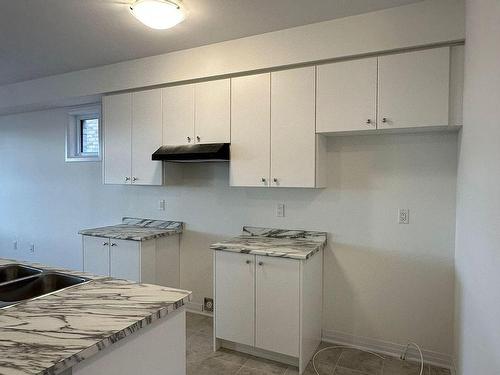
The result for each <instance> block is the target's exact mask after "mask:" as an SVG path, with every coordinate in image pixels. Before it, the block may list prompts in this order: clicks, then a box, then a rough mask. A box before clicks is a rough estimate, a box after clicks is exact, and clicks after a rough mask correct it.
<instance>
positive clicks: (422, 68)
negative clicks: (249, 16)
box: [103, 47, 461, 188]
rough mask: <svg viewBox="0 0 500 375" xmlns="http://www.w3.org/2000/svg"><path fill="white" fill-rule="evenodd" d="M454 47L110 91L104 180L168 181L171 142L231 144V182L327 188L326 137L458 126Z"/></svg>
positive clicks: (106, 99)
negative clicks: (156, 156) (165, 160)
mask: <svg viewBox="0 0 500 375" xmlns="http://www.w3.org/2000/svg"><path fill="white" fill-rule="evenodd" d="M450 48H451V47H439V48H432V49H425V50H416V51H408V52H400V53H394V54H387V55H381V56H374V57H367V58H360V59H353V60H344V61H338V62H332V63H326V64H320V65H317V66H307V67H301V68H292V69H285V70H279V71H272V72H268V73H259V74H253V75H246V76H239V77H233V78H227V79H219V80H211V81H207V82H199V83H193V84H186V85H177V86H169V87H164V88H160V89H154V90H145V91H138V92H133V93H124V94H114V95H107V96H105V97H104V99H103V107H104V110H103V113H104V168H103V174H104V183H106V184H136V185H161V184H162V183H163V167H162V164H161V162H159V161H152V160H151V154H152V153H153V152H154V151H155V150H156V149H157V148H158V147H160V146H161V145H186V144H204V143H230V144H231V161H230V185H231V186H235V187H236V186H243V187H273V188H280V187H281V188H283V187H303V188H321V187H325V186H326V172H325V170H326V136H327V135H335V134H355V133H360V134H364V133H365V132H387V131H418V130H430V129H432V130H435V129H437V130H441V129H445V130H446V129H456V128H457V126H456V125H459V124H456V123H453V124H452V123H450V117H451V116H450V103H451V100H450V98H451V97H456V96H457V95H461V93H459V94H457V93H450V87H452V86H453V87H456V86H460V85H456V84H455V85H453V84H452V82H451V79H450V76H453V75H452V74H450V72H451V69H450V60H451V59H450Z"/></svg>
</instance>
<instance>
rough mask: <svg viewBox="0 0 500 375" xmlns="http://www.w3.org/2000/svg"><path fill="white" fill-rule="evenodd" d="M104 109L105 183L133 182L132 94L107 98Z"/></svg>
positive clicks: (104, 100)
mask: <svg viewBox="0 0 500 375" xmlns="http://www.w3.org/2000/svg"><path fill="white" fill-rule="evenodd" d="M103 107H104V127H103V131H104V183H105V184H126V183H130V181H131V175H132V172H131V158H132V144H131V139H132V138H131V131H132V94H130V93H127V94H118V95H110V96H105V97H104V98H103Z"/></svg>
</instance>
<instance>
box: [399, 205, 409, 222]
mask: <svg viewBox="0 0 500 375" xmlns="http://www.w3.org/2000/svg"><path fill="white" fill-rule="evenodd" d="M398 222H399V224H410V209H409V208H400V209H399V210H398Z"/></svg>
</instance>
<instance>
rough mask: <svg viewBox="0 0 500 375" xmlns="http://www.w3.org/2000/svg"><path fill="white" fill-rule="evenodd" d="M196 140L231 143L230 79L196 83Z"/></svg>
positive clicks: (197, 141)
mask: <svg viewBox="0 0 500 375" xmlns="http://www.w3.org/2000/svg"><path fill="white" fill-rule="evenodd" d="M194 102H195V122H194V124H195V125H194V130H195V134H194V135H195V142H196V143H229V142H230V139H231V83H230V80H229V79H220V80H216V81H208V82H201V83H197V84H196V85H195V100H194Z"/></svg>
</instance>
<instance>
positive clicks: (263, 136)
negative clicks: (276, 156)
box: [230, 73, 271, 186]
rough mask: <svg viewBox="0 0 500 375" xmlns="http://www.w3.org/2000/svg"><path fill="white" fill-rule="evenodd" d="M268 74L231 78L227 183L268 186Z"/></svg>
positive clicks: (269, 77)
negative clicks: (228, 179)
mask: <svg viewBox="0 0 500 375" xmlns="http://www.w3.org/2000/svg"><path fill="white" fill-rule="evenodd" d="M270 85H271V75H270V73H266V74H257V75H252V76H246V77H239V78H233V79H231V164H230V183H231V186H268V185H269V169H270V158H271V143H270V142H271V133H270V132H271V122H270V116H271V99H270V92H271V86H270Z"/></svg>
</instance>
